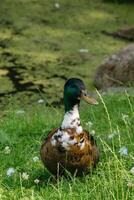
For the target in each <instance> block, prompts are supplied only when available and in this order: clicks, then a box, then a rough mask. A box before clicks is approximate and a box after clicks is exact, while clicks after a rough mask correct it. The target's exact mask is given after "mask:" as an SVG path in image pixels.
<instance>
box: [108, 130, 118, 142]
mask: <svg viewBox="0 0 134 200" xmlns="http://www.w3.org/2000/svg"><path fill="white" fill-rule="evenodd" d="M118 134H119V133H118V132H116V131H113V133H111V134H109V135H108V139H109V140H111V139H112V138H113V137H115V136H116V135H118Z"/></svg>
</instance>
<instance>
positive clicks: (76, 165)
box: [40, 78, 99, 175]
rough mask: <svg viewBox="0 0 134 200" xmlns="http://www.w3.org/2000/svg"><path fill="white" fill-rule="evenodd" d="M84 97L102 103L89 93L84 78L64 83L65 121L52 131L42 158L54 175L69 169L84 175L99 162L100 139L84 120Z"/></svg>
mask: <svg viewBox="0 0 134 200" xmlns="http://www.w3.org/2000/svg"><path fill="white" fill-rule="evenodd" d="M82 99H83V100H85V101H86V102H87V103H89V104H92V105H97V104H98V102H97V101H96V100H95V99H94V98H92V97H90V96H89V95H88V93H87V90H86V88H85V85H84V83H83V81H82V80H80V79H78V78H71V79H69V80H67V82H66V83H65V86H64V106H65V114H64V118H63V121H62V123H61V126H60V127H59V128H55V129H53V130H52V131H51V132H50V133H49V134H48V137H47V138H46V139H45V140H44V142H43V144H42V146H41V150H40V154H41V159H42V161H43V163H44V165H45V167H46V168H47V169H48V170H49V171H50V172H51V173H52V174H55V175H56V174H57V173H59V174H62V173H63V172H64V171H65V170H67V171H69V172H71V173H73V174H74V173H76V174H83V173H85V172H86V171H88V169H89V168H93V167H95V166H96V164H97V163H98V160H99V151H98V148H97V146H96V142H95V140H94V138H93V136H92V135H90V134H89V132H88V131H86V130H84V129H83V127H82V125H81V122H80V116H79V105H80V100H82Z"/></svg>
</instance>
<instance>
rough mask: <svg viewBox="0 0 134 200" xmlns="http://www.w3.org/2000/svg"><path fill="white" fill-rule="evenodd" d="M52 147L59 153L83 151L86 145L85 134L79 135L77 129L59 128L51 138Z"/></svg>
mask: <svg viewBox="0 0 134 200" xmlns="http://www.w3.org/2000/svg"><path fill="white" fill-rule="evenodd" d="M51 145H52V146H53V147H56V148H57V149H58V150H59V151H61V152H62V151H63V152H64V151H71V150H74V149H75V150H76V149H77V150H82V149H83V148H84V147H85V145H86V138H85V137H84V134H83V133H81V134H77V133H76V130H75V129H61V128H59V129H58V130H57V132H56V133H54V135H53V136H52V138H51Z"/></svg>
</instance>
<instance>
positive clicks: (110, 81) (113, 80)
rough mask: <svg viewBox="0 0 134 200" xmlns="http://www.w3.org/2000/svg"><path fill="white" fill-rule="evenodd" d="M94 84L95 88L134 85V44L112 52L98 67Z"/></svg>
mask: <svg viewBox="0 0 134 200" xmlns="http://www.w3.org/2000/svg"><path fill="white" fill-rule="evenodd" d="M94 85H95V87H96V88H97V89H107V88H109V87H124V86H134V44H131V45H129V46H127V47H126V48H123V49H122V50H121V51H119V52H118V53H116V54H113V55H112V56H110V57H109V58H108V59H106V60H105V61H104V63H103V64H102V65H100V66H99V67H98V69H97V71H96V75H95V78H94Z"/></svg>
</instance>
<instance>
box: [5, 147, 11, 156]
mask: <svg viewBox="0 0 134 200" xmlns="http://www.w3.org/2000/svg"><path fill="white" fill-rule="evenodd" d="M4 152H5V154H10V153H11V149H10V147H9V146H6V147H5V149H4Z"/></svg>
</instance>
